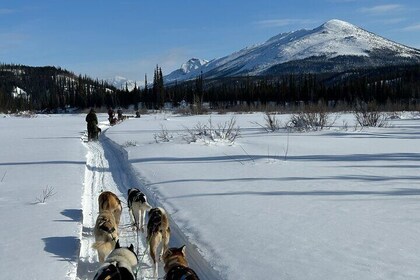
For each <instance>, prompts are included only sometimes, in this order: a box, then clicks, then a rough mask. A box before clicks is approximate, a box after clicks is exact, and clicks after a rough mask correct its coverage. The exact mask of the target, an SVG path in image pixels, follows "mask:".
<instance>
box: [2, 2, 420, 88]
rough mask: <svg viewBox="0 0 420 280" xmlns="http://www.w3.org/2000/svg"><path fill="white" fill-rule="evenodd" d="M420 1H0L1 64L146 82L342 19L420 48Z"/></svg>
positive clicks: (100, 77)
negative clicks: (193, 61)
mask: <svg viewBox="0 0 420 280" xmlns="http://www.w3.org/2000/svg"><path fill="white" fill-rule="evenodd" d="M419 15H420V1H418V0H412V1H405V0H399V1H369V0H316V1H315V0H313V1H300V0H294V1H279V0H259V1H255V0H212V1H200V0H179V1H176V0H167V1H166V0H163V1H159V0H153V1H142V0H126V1H124V0H120V1H108V0H83V1H81V0H71V1H70V0H66V1H65V0H49V1H46V0H36V1H34V0H13V1H2V2H1V3H0V62H2V63H17V64H25V65H31V66H44V65H52V66H60V67H62V68H65V69H67V70H70V71H72V72H75V73H76V74H82V75H84V74H86V75H88V76H90V77H92V78H99V79H105V78H110V77H114V76H116V75H119V76H123V77H126V78H129V79H132V80H138V81H141V80H143V79H144V75H145V74H147V75H148V78H149V81H150V80H151V79H152V78H153V77H152V75H153V70H154V68H155V66H156V64H159V66H161V67H162V71H163V73H164V75H166V74H169V73H170V72H171V71H173V70H175V69H177V68H179V67H180V65H181V64H182V63H183V62H185V61H187V60H188V59H189V58H192V57H197V58H203V59H208V60H210V59H213V58H219V57H222V56H225V55H228V54H230V53H232V52H234V51H238V50H240V49H242V48H244V47H246V46H250V45H253V44H257V43H262V42H264V41H266V40H268V39H269V38H270V37H272V36H274V35H277V34H279V33H282V32H288V31H293V30H298V29H302V28H305V29H313V28H315V27H317V26H319V25H321V24H322V23H324V22H325V21H328V20H330V19H334V18H335V19H341V20H344V21H348V22H350V23H352V24H355V25H357V26H359V27H362V28H364V29H366V30H368V31H371V32H374V33H376V34H378V35H381V36H383V37H385V38H388V39H391V40H393V41H396V42H398V43H402V44H405V45H407V46H410V47H415V48H419V49H420V16H419Z"/></svg>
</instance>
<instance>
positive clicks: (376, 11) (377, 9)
mask: <svg viewBox="0 0 420 280" xmlns="http://www.w3.org/2000/svg"><path fill="white" fill-rule="evenodd" d="M404 9H405V7H404V6H403V5H400V4H387V5H378V6H373V7H369V8H367V7H365V8H361V9H360V10H361V11H362V12H363V13H366V14H373V15H383V14H389V13H392V12H399V11H402V10H404Z"/></svg>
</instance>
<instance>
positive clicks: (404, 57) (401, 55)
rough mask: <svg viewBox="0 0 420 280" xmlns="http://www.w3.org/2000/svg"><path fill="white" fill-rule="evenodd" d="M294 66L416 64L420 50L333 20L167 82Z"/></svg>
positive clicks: (268, 71) (314, 68)
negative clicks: (201, 75)
mask: <svg viewBox="0 0 420 280" xmlns="http://www.w3.org/2000/svg"><path fill="white" fill-rule="evenodd" d="M308 60H310V62H311V63H308ZM297 62H299V63H300V62H304V63H305V67H306V68H305V69H302V68H299V71H302V70H306V71H308V72H317V71H320V70H324V71H325V70H326V69H324V68H327V67H326V66H323V65H322V64H327V63H328V62H333V63H334V66H329V68H332V70H340V69H341V68H345V67H352V66H353V67H354V66H357V67H368V66H379V65H381V66H383V65H387V64H389V63H415V62H416V63H418V62H420V50H417V49H413V48H409V47H406V46H404V45H401V44H398V43H395V42H392V41H390V40H387V39H385V38H383V37H380V36H377V35H375V34H373V33H371V32H368V31H366V30H363V29H361V28H359V27H357V26H355V25H352V24H350V23H348V22H345V21H341V20H337V19H333V20H330V21H328V22H326V23H324V24H322V25H321V26H319V27H317V28H315V29H313V30H298V31H294V32H288V33H282V34H279V35H277V36H274V37H272V38H270V39H269V40H268V41H266V42H265V43H263V44H259V45H255V46H251V47H248V48H245V49H242V50H240V51H238V52H235V53H233V54H230V55H228V56H225V57H222V58H219V59H215V60H212V61H210V62H209V63H207V64H205V65H203V66H202V67H200V68H197V69H196V70H194V71H190V72H189V73H187V74H186V75H185V74H184V75H181V76H180V75H178V76H176V75H175V74H176V73H175V72H173V73H171V74H169V75H168V76H167V82H170V81H172V80H174V79H178V80H181V79H191V78H194V77H196V76H197V75H198V74H199V73H200V72H203V74H204V75H205V76H206V77H210V78H211V77H224V76H235V75H251V76H252V75H263V74H272V73H275V72H278V70H279V67H280V65H283V66H284V67H286V69H285V70H287V67H288V66H289V71H291V72H294V71H296V70H295V69H294V68H293V67H290V64H291V63H297ZM340 64H342V65H341V66H340ZM292 66H293V65H292ZM177 71H178V70H177Z"/></svg>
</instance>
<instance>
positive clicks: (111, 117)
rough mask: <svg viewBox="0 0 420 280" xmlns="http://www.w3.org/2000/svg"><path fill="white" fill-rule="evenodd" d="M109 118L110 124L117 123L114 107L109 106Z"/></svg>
mask: <svg viewBox="0 0 420 280" xmlns="http://www.w3.org/2000/svg"><path fill="white" fill-rule="evenodd" d="M108 120H109V124H110V125H114V124H116V123H117V119H116V118H115V112H114V109H112V108H111V107H109V109H108Z"/></svg>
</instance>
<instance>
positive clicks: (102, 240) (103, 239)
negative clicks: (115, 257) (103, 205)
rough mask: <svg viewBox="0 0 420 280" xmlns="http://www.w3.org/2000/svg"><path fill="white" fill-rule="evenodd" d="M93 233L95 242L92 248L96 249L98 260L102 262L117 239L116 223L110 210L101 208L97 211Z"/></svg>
mask: <svg viewBox="0 0 420 280" xmlns="http://www.w3.org/2000/svg"><path fill="white" fill-rule="evenodd" d="M93 233H94V235H95V243H93V245H92V248H94V249H96V250H97V251H98V259H99V262H104V260H105V257H106V256H107V255H108V254H109V253H110V252H111V251H112V250H113V249H114V247H115V244H116V241H117V239H118V227H117V223H116V222H115V217H114V215H113V214H112V213H111V212H110V211H108V210H103V211H102V212H101V213H99V215H98V218H97V219H96V224H95V228H94V230H93Z"/></svg>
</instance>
